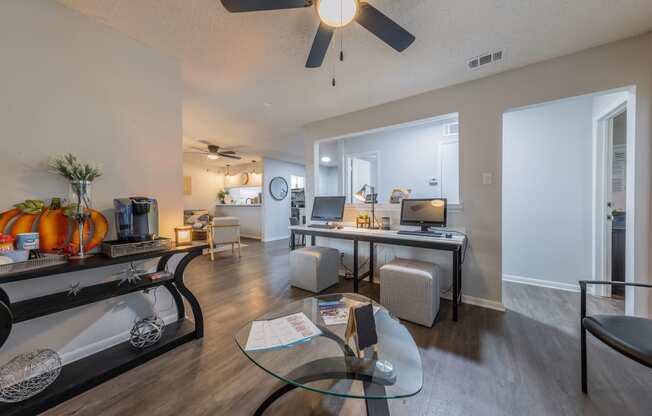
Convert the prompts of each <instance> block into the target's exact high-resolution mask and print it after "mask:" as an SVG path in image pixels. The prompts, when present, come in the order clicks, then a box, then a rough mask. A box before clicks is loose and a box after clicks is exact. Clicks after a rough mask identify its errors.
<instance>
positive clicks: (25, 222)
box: [11, 214, 38, 238]
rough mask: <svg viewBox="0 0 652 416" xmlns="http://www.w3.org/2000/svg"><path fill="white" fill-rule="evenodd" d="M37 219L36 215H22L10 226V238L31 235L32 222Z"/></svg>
mask: <svg viewBox="0 0 652 416" xmlns="http://www.w3.org/2000/svg"><path fill="white" fill-rule="evenodd" d="M37 218H38V215H36V214H23V215H21V216H20V217H18V219H17V220H16V221H15V222H14V225H12V226H11V236H12V237H14V238H15V237H16V235H17V234H22V233H31V232H32V227H33V226H34V221H36V219H37Z"/></svg>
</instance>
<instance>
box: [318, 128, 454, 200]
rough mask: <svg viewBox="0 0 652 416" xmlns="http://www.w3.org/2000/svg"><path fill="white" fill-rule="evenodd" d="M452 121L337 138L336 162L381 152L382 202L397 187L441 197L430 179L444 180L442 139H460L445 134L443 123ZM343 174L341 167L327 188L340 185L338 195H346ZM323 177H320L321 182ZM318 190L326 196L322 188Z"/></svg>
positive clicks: (416, 195) (379, 195)
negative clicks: (353, 155) (441, 154)
mask: <svg viewBox="0 0 652 416" xmlns="http://www.w3.org/2000/svg"><path fill="white" fill-rule="evenodd" d="M452 121H455V119H449V120H438V121H435V122H430V123H425V124H419V125H415V126H407V127H397V128H390V129H387V130H385V131H378V132H371V133H368V134H362V135H359V136H355V137H350V138H345V139H340V140H337V142H336V143H337V162H338V164H339V165H340V166H343V164H344V158H345V156H346V155H349V154H356V153H366V152H378V155H379V158H378V159H379V168H380V175H379V176H380V177H379V181H378V182H379V186H378V187H377V189H376V192H377V193H378V203H380V204H388V203H389V197H390V195H391V192H392V190H393V189H394V188H402V189H412V196H413V197H414V198H428V197H434V196H437V197H439V196H440V193H441V191H440V186H439V185H437V186H431V185H430V184H429V181H430V179H431V178H438V179H439V180H440V182H441V174H440V173H441V168H440V163H439V149H438V146H439V144H440V143H441V142H443V141H449V140H451V141H452V140H457V136H444V135H443V126H444V124H445V123H450V122H452ZM320 172H321V171H320ZM344 174H345V170H344V169H339V175H338V178H337V181H336V183H335V184H333V183H332V179H331V180H330V181H329V182H328V184H327V189H329V190H330V189H332V188H333V186H337V189H338V192H337V194H339V195H344V194H345V192H344V189H342V184H343V183H344V179H343V175H344ZM322 180H323V179H322V178H320V183H321V181H322ZM356 191H357V190H356ZM319 192H320V194H323V195H326V194H325V193H324V192H323V191H322V190H321V188H320V191H319Z"/></svg>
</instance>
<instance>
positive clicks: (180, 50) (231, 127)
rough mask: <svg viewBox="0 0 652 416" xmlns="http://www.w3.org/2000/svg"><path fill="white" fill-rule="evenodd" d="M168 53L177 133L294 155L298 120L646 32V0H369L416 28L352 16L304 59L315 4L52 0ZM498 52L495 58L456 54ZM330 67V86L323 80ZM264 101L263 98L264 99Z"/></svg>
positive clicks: (299, 148)
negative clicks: (178, 80) (178, 68)
mask: <svg viewBox="0 0 652 416" xmlns="http://www.w3.org/2000/svg"><path fill="white" fill-rule="evenodd" d="M58 1H59V2H60V3H63V4H65V5H67V6H69V7H71V8H74V9H76V10H79V11H80V12H81V13H84V14H87V15H89V16H93V17H96V18H97V19H99V20H100V21H102V22H105V23H106V24H107V25H109V26H111V27H113V28H114V29H116V30H118V31H120V32H123V33H126V34H128V35H129V36H131V37H133V38H135V39H137V40H139V41H142V42H143V43H145V44H147V45H150V46H152V47H155V48H158V49H161V50H163V51H165V52H166V53H168V54H170V55H173V56H175V57H177V58H178V59H179V60H180V61H181V62H182V66H183V78H184V82H185V92H184V103H183V104H184V105H183V121H184V123H183V124H184V126H183V128H184V136H185V140H186V142H188V141H189V140H192V139H197V138H204V139H209V140H211V141H214V142H215V143H217V144H220V145H244V146H245V147H246V149H247V151H249V152H251V153H252V154H258V155H264V156H269V157H276V158H280V159H287V160H295V161H300V160H302V159H303V157H304V147H303V144H302V142H301V126H303V125H305V124H307V123H309V122H312V121H317V120H320V119H324V118H328V117H332V116H335V115H339V114H344V113H348V112H351V111H355V110H359V109H363V108H366V107H370V106H373V105H377V104H381V103H384V102H388V101H393V100H396V99H399V98H404V97H407V96H411V95H415V94H418V93H421V92H425V91H429V90H432V89H436V88H441V87H444V86H447V85H452V84H456V83H460V82H464V81H468V80H471V79H475V78H481V77H485V76H487V75H491V74H494V73H497V72H502V71H505V70H508V69H512V68H517V67H521V66H524V65H527V64H531V63H534V62H539V61H542V60H546V59H549V58H553V57H557V56H561V55H566V54H569V53H572V52H575V51H579V50H582V49H586V48H589V47H592V46H597V45H600V44H604V43H608V42H611V41H615V40H618V39H623V38H626V37H629V36H633V35H636V34H641V33H645V32H647V31H649V30H651V29H652V1H651V0H400V1H397V0H394V1H392V0H370V3H372V4H373V5H374V6H376V7H377V8H379V9H380V10H381V11H383V12H384V13H385V14H387V15H388V16H390V17H391V18H392V19H394V20H395V21H397V22H398V23H399V24H401V25H402V26H404V27H405V28H406V29H407V30H409V31H410V32H412V33H413V34H414V35H415V36H416V39H417V40H416V42H415V43H414V44H413V45H412V46H411V47H410V48H409V49H407V50H406V51H405V52H404V53H402V54H399V53H397V52H395V51H394V50H392V49H391V48H389V47H388V46H387V45H385V44H384V43H382V42H381V41H380V40H379V39H377V38H376V37H374V36H373V35H372V34H370V33H369V32H367V31H366V30H364V29H363V28H362V27H360V26H359V25H357V24H352V25H350V26H348V27H346V28H344V29H343V30H341V32H340V33H342V34H343V35H344V51H345V54H346V59H345V62H344V63H337V62H336V58H337V55H338V54H337V50H336V49H335V48H336V47H338V45H339V39H340V38H339V36H338V37H337V41H336V42H333V44H332V45H331V50H330V51H329V53H328V55H327V58H326V61H325V64H324V66H323V67H322V68H320V69H313V70H308V69H305V68H304V64H305V61H306V57H307V55H308V51H309V48H310V45H311V44H312V39H313V36H314V33H315V31H316V28H317V25H318V18H317V16H316V13H315V12H314V9H297V10H284V11H274V12H256V13H243V14H229V13H228V12H226V10H224V8H223V7H222V5H221V3H220V2H219V0H58ZM496 49H505V50H506V58H505V59H504V61H503V62H501V63H499V64H496V65H491V66H488V67H486V68H483V69H479V70H476V71H467V70H466V69H465V67H464V64H465V60H466V59H467V58H469V57H472V56H475V55H478V54H480V53H483V52H488V51H493V50H496ZM333 67H335V71H336V74H337V80H338V85H337V87H336V88H333V87H331V85H330V80H331V75H332V71H333ZM265 103H267V105H265Z"/></svg>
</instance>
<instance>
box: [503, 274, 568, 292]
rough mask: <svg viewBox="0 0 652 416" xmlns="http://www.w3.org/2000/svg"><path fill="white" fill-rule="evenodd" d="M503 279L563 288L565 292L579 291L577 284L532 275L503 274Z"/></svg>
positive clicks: (550, 287) (531, 284) (551, 287)
mask: <svg viewBox="0 0 652 416" xmlns="http://www.w3.org/2000/svg"><path fill="white" fill-rule="evenodd" d="M503 281H505V282H512V283H521V284H523V285H530V286H539V287H547V288H549V289H558V290H565V291H567V292H579V291H580V286H579V284H577V285H573V284H570V283H561V282H554V281H552V280H543V279H536V278H532V277H523V276H515V275H513V274H503Z"/></svg>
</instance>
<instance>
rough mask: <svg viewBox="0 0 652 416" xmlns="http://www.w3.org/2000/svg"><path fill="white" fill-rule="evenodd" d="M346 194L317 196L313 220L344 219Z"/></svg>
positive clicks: (313, 209)
mask: <svg viewBox="0 0 652 416" xmlns="http://www.w3.org/2000/svg"><path fill="white" fill-rule="evenodd" d="M345 202H346V197H344V196H316V197H315V200H314V203H313V204H312V215H311V217H310V219H311V220H313V221H326V222H329V221H335V222H338V221H342V219H343V218H344V204H345Z"/></svg>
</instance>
